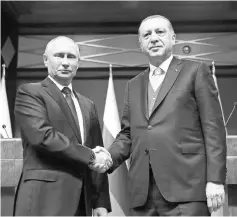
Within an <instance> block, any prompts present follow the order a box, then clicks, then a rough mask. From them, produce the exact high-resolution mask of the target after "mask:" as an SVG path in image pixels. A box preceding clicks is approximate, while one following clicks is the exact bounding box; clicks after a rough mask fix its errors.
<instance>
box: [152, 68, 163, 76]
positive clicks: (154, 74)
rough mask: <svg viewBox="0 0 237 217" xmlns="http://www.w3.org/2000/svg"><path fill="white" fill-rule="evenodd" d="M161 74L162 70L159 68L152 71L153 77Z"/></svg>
mask: <svg viewBox="0 0 237 217" xmlns="http://www.w3.org/2000/svg"><path fill="white" fill-rule="evenodd" d="M162 73H163V70H162V69H161V68H160V67H158V68H156V69H155V70H154V71H153V76H158V75H161V74H162Z"/></svg>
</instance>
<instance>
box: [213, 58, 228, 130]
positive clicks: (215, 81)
mask: <svg viewBox="0 0 237 217" xmlns="http://www.w3.org/2000/svg"><path fill="white" fill-rule="evenodd" d="M215 73H216V68H215V62H214V61H212V77H213V80H214V83H215V86H216V89H217V90H218V99H219V102H220V106H221V113H222V118H223V121H224V124H225V123H226V122H225V116H224V111H223V106H222V103H221V97H220V91H219V88H218V84H217V79H216V74H215ZM226 134H227V129H226Z"/></svg>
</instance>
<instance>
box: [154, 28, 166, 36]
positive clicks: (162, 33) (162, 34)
mask: <svg viewBox="0 0 237 217" xmlns="http://www.w3.org/2000/svg"><path fill="white" fill-rule="evenodd" d="M156 33H157V34H158V35H159V36H164V35H165V33H166V31H165V30H162V29H159V30H157V31H156Z"/></svg>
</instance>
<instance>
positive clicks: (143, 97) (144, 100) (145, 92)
mask: <svg viewBox="0 0 237 217" xmlns="http://www.w3.org/2000/svg"><path fill="white" fill-rule="evenodd" d="M148 82H149V68H148V69H146V70H145V71H144V73H143V75H142V77H141V87H142V88H141V90H140V91H141V92H142V93H141V107H142V108H143V112H144V115H145V117H146V119H147V120H148V119H149V114H148Z"/></svg>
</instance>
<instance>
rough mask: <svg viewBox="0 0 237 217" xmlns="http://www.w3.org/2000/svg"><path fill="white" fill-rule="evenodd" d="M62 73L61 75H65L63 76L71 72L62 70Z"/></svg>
mask: <svg viewBox="0 0 237 217" xmlns="http://www.w3.org/2000/svg"><path fill="white" fill-rule="evenodd" d="M60 72H61V73H63V74H68V73H71V71H70V70H60Z"/></svg>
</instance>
